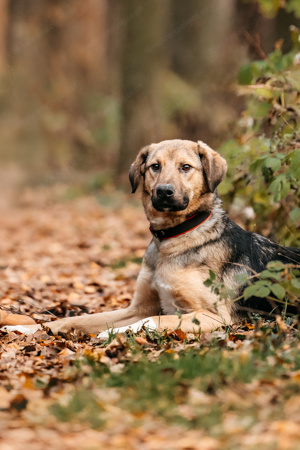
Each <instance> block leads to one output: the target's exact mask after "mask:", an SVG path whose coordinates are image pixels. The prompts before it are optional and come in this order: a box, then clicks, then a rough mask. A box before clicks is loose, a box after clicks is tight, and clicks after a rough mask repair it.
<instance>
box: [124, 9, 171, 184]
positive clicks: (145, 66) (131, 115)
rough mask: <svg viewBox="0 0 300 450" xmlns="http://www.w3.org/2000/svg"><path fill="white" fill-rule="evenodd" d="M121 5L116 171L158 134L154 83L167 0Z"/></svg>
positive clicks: (127, 165)
mask: <svg viewBox="0 0 300 450" xmlns="http://www.w3.org/2000/svg"><path fill="white" fill-rule="evenodd" d="M123 7H124V10H123V21H124V22H125V30H124V42H123V49H122V55H121V58H122V62H121V64H122V67H121V117H122V120H121V130H120V151H119V160H118V173H119V174H123V173H125V172H127V171H128V169H129V166H130V164H131V163H132V161H133V159H134V158H135V156H136V154H137V150H138V149H139V148H141V147H142V146H143V145H146V144H149V142H153V141H156V140H157V139H159V137H160V132H159V122H158V121H157V103H158V100H159V99H158V98H157V95H156V83H157V77H158V75H159V73H160V71H161V65H162V55H161V51H162V48H163V46H162V42H163V37H162V32H163V25H164V18H165V14H164V13H165V10H166V7H167V1H165V0H152V1H151V2H150V1H147V2H140V1H139V0H124V1H123ZM121 178H122V177H121Z"/></svg>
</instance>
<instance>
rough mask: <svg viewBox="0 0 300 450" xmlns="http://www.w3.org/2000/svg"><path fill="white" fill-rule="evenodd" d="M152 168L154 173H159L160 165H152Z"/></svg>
mask: <svg viewBox="0 0 300 450" xmlns="http://www.w3.org/2000/svg"><path fill="white" fill-rule="evenodd" d="M150 167H151V169H152V170H153V172H157V171H158V170H159V164H152V166H150Z"/></svg>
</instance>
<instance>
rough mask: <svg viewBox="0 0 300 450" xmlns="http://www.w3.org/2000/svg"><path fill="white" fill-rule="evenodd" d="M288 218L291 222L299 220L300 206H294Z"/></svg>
mask: <svg viewBox="0 0 300 450" xmlns="http://www.w3.org/2000/svg"><path fill="white" fill-rule="evenodd" d="M290 219H291V220H292V221H293V222H300V208H298V207H297V208H294V209H292V211H291V212H290Z"/></svg>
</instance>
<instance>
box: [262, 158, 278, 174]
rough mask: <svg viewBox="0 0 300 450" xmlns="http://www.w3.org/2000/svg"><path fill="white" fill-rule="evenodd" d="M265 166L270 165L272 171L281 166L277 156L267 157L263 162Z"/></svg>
mask: <svg viewBox="0 0 300 450" xmlns="http://www.w3.org/2000/svg"><path fill="white" fill-rule="evenodd" d="M264 166H265V167H270V168H271V169H272V170H273V172H276V171H277V170H279V169H280V167H281V161H280V159H278V158H267V159H266V160H265V162H264Z"/></svg>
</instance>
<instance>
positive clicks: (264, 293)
mask: <svg viewBox="0 0 300 450" xmlns="http://www.w3.org/2000/svg"><path fill="white" fill-rule="evenodd" d="M269 294H270V289H269V288H268V287H267V286H260V287H259V289H258V290H257V291H256V294H255V295H256V297H261V298H264V297H266V296H267V295H269Z"/></svg>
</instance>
